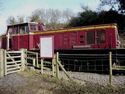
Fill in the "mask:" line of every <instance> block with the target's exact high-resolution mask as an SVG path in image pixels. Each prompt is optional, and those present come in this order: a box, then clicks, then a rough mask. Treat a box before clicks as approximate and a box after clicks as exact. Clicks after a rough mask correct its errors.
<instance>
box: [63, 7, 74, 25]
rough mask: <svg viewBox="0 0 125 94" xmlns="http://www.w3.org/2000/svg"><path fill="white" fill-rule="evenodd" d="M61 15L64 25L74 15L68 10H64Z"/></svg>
mask: <svg viewBox="0 0 125 94" xmlns="http://www.w3.org/2000/svg"><path fill="white" fill-rule="evenodd" d="M62 15H63V18H64V19H65V23H69V22H70V20H71V19H72V18H73V17H74V15H75V14H74V13H73V11H71V10H70V9H65V10H63V13H62Z"/></svg>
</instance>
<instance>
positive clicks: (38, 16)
mask: <svg viewBox="0 0 125 94" xmlns="http://www.w3.org/2000/svg"><path fill="white" fill-rule="evenodd" d="M73 16H74V13H73V12H72V11H71V10H69V9H66V10H63V11H61V10H58V9H51V8H49V9H36V10H34V11H33V12H32V13H31V16H28V17H27V21H30V22H38V23H44V24H46V28H47V29H58V28H59V27H61V25H62V27H63V26H64V24H65V23H68V22H69V21H70V19H71V18H72V17H73ZM62 23H64V24H62Z"/></svg>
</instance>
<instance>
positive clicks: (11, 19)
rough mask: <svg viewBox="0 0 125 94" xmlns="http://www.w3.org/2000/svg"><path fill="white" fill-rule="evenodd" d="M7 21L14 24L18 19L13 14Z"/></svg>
mask: <svg viewBox="0 0 125 94" xmlns="http://www.w3.org/2000/svg"><path fill="white" fill-rule="evenodd" d="M6 22H7V24H8V25H13V24H16V23H17V21H16V20H15V18H14V17H13V16H9V17H8V19H7V21H6Z"/></svg>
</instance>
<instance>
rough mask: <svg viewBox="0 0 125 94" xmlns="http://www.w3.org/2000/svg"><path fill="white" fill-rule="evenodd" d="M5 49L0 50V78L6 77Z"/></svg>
mask: <svg viewBox="0 0 125 94" xmlns="http://www.w3.org/2000/svg"><path fill="white" fill-rule="evenodd" d="M4 59H5V58H4V49H0V78H1V77H3V76H4Z"/></svg>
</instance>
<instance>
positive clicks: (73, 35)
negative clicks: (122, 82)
mask: <svg viewBox="0 0 125 94" xmlns="http://www.w3.org/2000/svg"><path fill="white" fill-rule="evenodd" d="M44 35H45V36H46V35H53V36H54V49H78V48H79V49H84V48H91V49H98V48H99V49H108V48H119V47H120V46H119V40H118V30H117V24H103V25H93V26H83V27H75V28H74V27H73V28H65V29H59V30H48V31H46V29H45V26H44V25H43V23H40V24H38V23H35V22H32V23H22V24H16V25H10V26H8V27H7V32H6V35H5V36H2V48H3V49H7V50H9V49H11V50H19V49H20V48H26V49H28V50H34V49H39V43H40V36H44Z"/></svg>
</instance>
